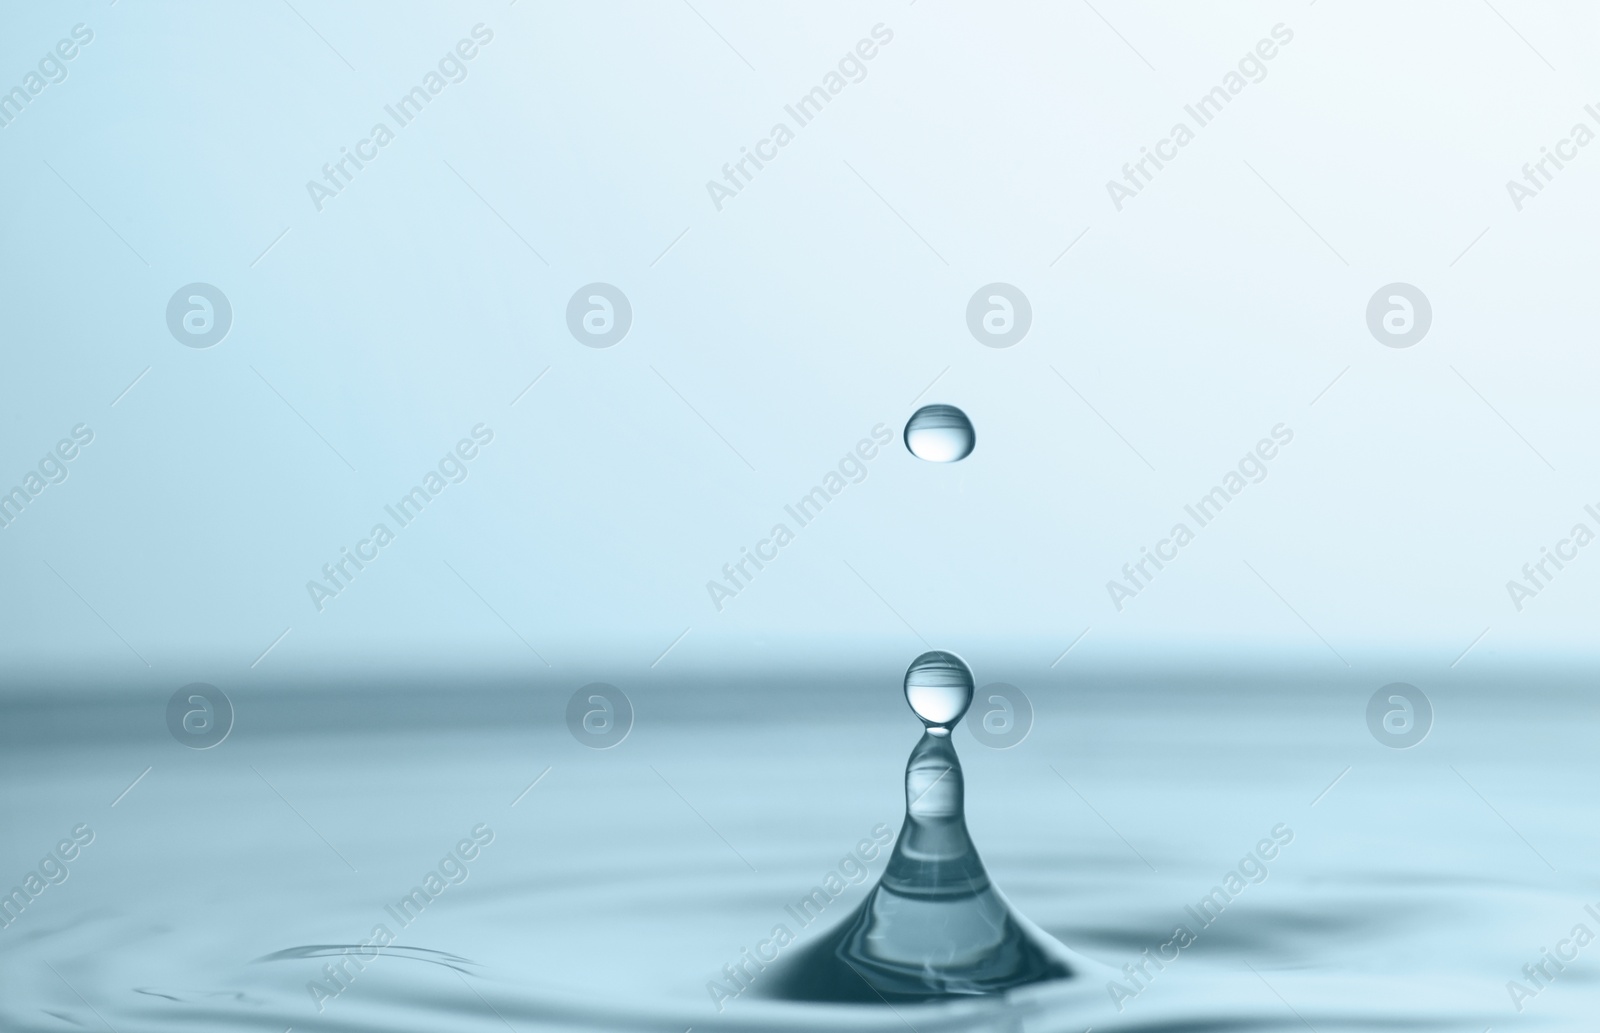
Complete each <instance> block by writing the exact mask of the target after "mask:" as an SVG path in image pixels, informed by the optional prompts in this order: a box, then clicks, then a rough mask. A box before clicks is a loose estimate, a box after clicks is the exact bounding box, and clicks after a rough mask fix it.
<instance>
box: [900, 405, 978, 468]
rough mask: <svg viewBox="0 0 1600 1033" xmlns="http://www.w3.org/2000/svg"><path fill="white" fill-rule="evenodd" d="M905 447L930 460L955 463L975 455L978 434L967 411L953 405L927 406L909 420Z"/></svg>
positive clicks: (919, 456) (931, 461) (921, 457)
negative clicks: (974, 449) (973, 451)
mask: <svg viewBox="0 0 1600 1033" xmlns="http://www.w3.org/2000/svg"><path fill="white" fill-rule="evenodd" d="M905 439H906V448H907V449H909V450H910V451H911V454H912V455H914V456H916V457H917V458H918V459H926V460H927V461H928V462H930V463H954V462H956V461H957V460H961V459H965V458H967V456H969V455H971V454H972V447H973V445H975V444H977V441H978V436H977V434H976V433H975V432H974V431H973V429H972V421H971V420H969V419H967V414H966V413H964V412H962V411H961V410H960V409H957V408H956V407H955V406H953V405H924V406H923V407H922V408H920V409H918V410H917V411H916V412H914V413H912V414H911V419H909V420H907V421H906V434H905Z"/></svg>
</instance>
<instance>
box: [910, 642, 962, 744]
mask: <svg viewBox="0 0 1600 1033" xmlns="http://www.w3.org/2000/svg"><path fill="white" fill-rule="evenodd" d="M906 702H907V703H909V704H911V709H912V711H914V712H915V713H916V715H917V716H918V717H919V718H921V719H922V723H923V724H924V725H926V726H927V729H928V731H929V732H932V733H933V734H934V735H949V734H950V729H951V728H954V727H955V725H956V722H958V721H960V720H961V715H963V714H965V713H966V712H967V707H969V706H971V705H972V671H971V670H970V669H968V667H967V665H966V663H965V662H963V661H962V659H961V658H960V657H959V656H956V655H955V654H954V653H946V652H944V651H943V650H940V649H935V650H932V651H931V652H927V653H923V654H922V655H921V656H919V657H917V658H916V659H915V660H913V661H911V666H910V667H908V668H906Z"/></svg>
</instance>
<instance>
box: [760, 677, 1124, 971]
mask: <svg viewBox="0 0 1600 1033" xmlns="http://www.w3.org/2000/svg"><path fill="white" fill-rule="evenodd" d="M972 685H973V682H972V672H971V671H970V670H969V669H968V668H967V665H966V664H965V663H964V662H963V661H962V660H961V658H960V657H958V656H956V655H955V654H953V653H946V652H941V651H937V650H936V651H933V652H929V653H923V654H922V655H921V656H919V657H917V658H916V660H914V661H912V664H911V666H910V668H908V669H907V670H906V677H905V694H906V702H907V703H909V704H910V705H911V709H912V711H913V712H914V713H915V714H916V715H917V717H918V718H919V719H920V720H921V721H922V724H923V728H924V731H923V735H922V739H921V741H919V742H918V743H917V745H916V747H915V748H913V749H912V751H911V757H910V759H909V760H908V761H907V763H906V817H905V823H904V825H903V826H902V827H901V829H900V838H899V839H898V840H896V841H895V845H894V852H893V853H892V854H891V855H890V857H889V860H888V863H887V864H886V865H885V866H884V872H883V877H882V878H880V879H879V880H878V884H877V885H876V886H874V887H873V888H872V891H871V892H870V893H869V894H867V899H866V900H865V901H863V902H862V904H861V906H860V907H859V908H857V909H856V911H855V913H854V914H852V915H851V916H850V917H849V918H848V919H846V920H845V921H844V922H843V923H841V924H840V925H839V926H838V927H836V928H834V929H832V930H830V931H829V932H827V933H825V934H824V935H823V937H822V938H821V939H820V940H819V941H817V942H816V943H813V944H811V945H810V946H809V947H807V948H806V949H805V950H804V951H802V952H801V953H799V954H797V955H796V956H795V957H794V958H793V959H792V960H791V961H790V963H789V964H788V965H787V966H785V968H784V969H783V971H781V972H780V973H779V978H778V980H777V981H776V983H775V986H774V992H775V994H776V996H779V997H783V998H786V999H789V1000H808V1001H836V1002H870V1003H881V1002H889V1003H896V1002H905V1001H934V1000H943V999H949V998H959V997H972V996H979V995H987V994H997V993H1001V992H1004V991H1007V990H1011V989H1014V988H1016V987H1020V986H1025V985H1027V984H1030V983H1039V982H1044V981H1046V980H1056V979H1068V978H1071V977H1073V976H1077V975H1083V974H1086V973H1087V972H1089V971H1090V970H1092V969H1097V968H1098V966H1096V965H1095V963H1093V962H1090V961H1087V960H1086V959H1082V958H1079V957H1078V956H1077V955H1075V954H1074V953H1073V952H1071V951H1069V950H1067V949H1066V948H1065V947H1063V946H1062V945H1061V944H1059V943H1057V942H1056V941H1055V940H1053V939H1052V938H1051V937H1050V936H1049V935H1048V934H1046V933H1045V932H1043V931H1042V930H1040V929H1039V928H1037V927H1036V926H1034V925H1033V923H1031V922H1029V921H1028V920H1027V919H1026V918H1023V917H1022V916H1021V915H1019V914H1017V913H1016V912H1015V911H1014V910H1012V908H1011V905H1010V904H1009V903H1007V901H1006V899H1005V897H1004V896H1002V895H1001V893H1000V891H999V890H998V889H997V888H995V886H994V884H993V883H992V882H990V881H989V874H988V872H986V871H985V870H984V867H983V861H982V860H981V859H980V858H979V857H978V850H977V847H975V846H974V845H973V843H972V838H971V837H970V836H969V835H968V834H967V822H966V815H965V812H964V811H963V804H962V798H963V780H962V774H961V762H960V760H959V759H957V757H956V751H955V744H954V743H952V742H951V740H950V732H951V731H952V730H953V729H954V728H955V726H956V725H957V724H958V723H959V722H960V721H961V718H962V716H963V715H964V714H966V712H967V707H968V706H970V705H971V703H972V694H973V693H972Z"/></svg>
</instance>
